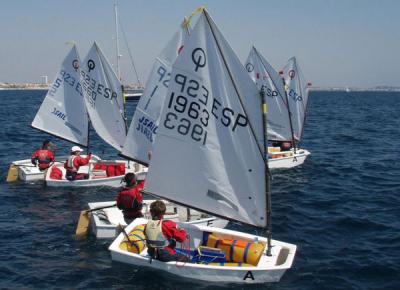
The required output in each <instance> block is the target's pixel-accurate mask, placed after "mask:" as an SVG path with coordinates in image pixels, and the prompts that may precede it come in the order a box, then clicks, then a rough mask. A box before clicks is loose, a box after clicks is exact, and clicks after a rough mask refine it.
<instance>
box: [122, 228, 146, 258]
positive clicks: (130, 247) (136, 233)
mask: <svg viewBox="0 0 400 290" xmlns="http://www.w3.org/2000/svg"><path fill="white" fill-rule="evenodd" d="M145 226H146V225H138V226H136V227H135V228H134V229H133V230H132V231H131V232H130V233H129V235H128V236H129V241H127V239H126V237H125V238H124V240H123V241H122V242H121V244H120V245H119V248H120V249H121V250H124V251H128V252H131V253H135V254H139V253H141V252H142V251H143V250H144V248H145V246H146V237H145V235H144V228H145Z"/></svg>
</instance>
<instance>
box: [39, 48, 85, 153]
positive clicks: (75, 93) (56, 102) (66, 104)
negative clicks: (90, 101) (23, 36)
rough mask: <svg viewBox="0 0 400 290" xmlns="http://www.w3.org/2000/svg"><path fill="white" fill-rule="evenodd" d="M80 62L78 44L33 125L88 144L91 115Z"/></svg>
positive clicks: (66, 61) (82, 143)
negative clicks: (84, 93)
mask: <svg viewBox="0 0 400 290" xmlns="http://www.w3.org/2000/svg"><path fill="white" fill-rule="evenodd" d="M79 64H80V60H79V56H78V52H77V50H76V47H75V45H74V46H73V47H72V49H71V50H70V52H69V53H68V55H67V56H66V58H65V59H64V61H63V63H62V65H61V69H60V71H59V72H58V74H57V76H56V78H55V80H54V81H53V84H52V85H51V87H50V89H49V91H48V92H47V94H46V97H45V99H44V100H43V103H42V105H41V106H40V108H39V111H38V112H37V114H36V116H35V118H34V120H33V122H32V124H31V125H32V127H34V128H37V129H39V130H41V131H44V132H47V133H49V134H52V135H54V136H57V137H60V138H62V139H65V140H68V141H71V142H73V143H77V144H80V145H83V146H87V143H88V118H87V113H86V108H85V103H84V99H83V95H82V87H81V85H80V83H79V74H78V69H79Z"/></svg>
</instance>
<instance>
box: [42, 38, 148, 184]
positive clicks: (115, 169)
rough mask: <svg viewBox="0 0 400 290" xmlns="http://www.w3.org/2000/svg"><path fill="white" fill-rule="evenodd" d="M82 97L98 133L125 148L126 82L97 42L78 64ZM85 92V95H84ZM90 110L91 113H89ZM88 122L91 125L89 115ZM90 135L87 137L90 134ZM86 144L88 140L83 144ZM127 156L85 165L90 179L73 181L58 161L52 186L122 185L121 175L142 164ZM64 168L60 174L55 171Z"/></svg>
mask: <svg viewBox="0 0 400 290" xmlns="http://www.w3.org/2000/svg"><path fill="white" fill-rule="evenodd" d="M78 71H79V79H78V80H77V82H78V83H79V87H80V97H81V99H83V102H84V106H83V107H82V108H81V110H83V109H84V108H86V109H85V114H84V115H87V117H86V118H89V119H90V121H91V124H92V127H93V129H94V130H95V131H96V133H97V135H98V136H99V137H100V138H101V139H103V140H104V141H105V142H106V143H108V144H109V145H110V146H112V147H114V148H115V149H116V150H118V151H119V150H120V149H121V148H122V145H123V142H124V141H125V137H126V119H125V107H124V103H123V99H122V86H121V83H120V81H119V79H118V77H117V76H116V74H115V73H114V71H113V69H112V67H111V65H110V64H109V62H108V61H107V59H106V57H105V56H104V54H103V53H102V51H101V50H100V48H99V47H98V45H97V44H96V42H95V43H94V44H93V46H92V47H91V49H90V50H89V52H88V54H87V56H86V58H85V59H84V61H83V62H82V65H81V66H79V68H78ZM82 96H83V98H82ZM86 112H87V113H86ZM85 121H86V126H88V119H86V120H83V121H82V123H83V122H85ZM86 139H87V137H86ZM83 145H84V144H83ZM134 165H135V164H133V163H132V162H129V161H126V160H103V161H101V162H97V163H96V164H92V166H91V165H90V164H89V166H87V167H83V168H82V169H83V170H84V171H85V173H88V174H89V178H88V179H83V180H74V181H69V180H67V179H66V178H65V169H64V166H63V165H62V164H54V165H53V166H52V167H51V168H49V170H48V171H47V173H46V176H45V180H46V184H47V185H48V186H73V187H81V186H99V185H106V186H112V187H119V186H120V181H121V177H122V176H123V175H125V174H126V173H127V172H135V171H136V172H137V171H138V170H139V171H140V170H141V168H138V166H134ZM135 169H136V170H135ZM57 172H60V174H55V173H57Z"/></svg>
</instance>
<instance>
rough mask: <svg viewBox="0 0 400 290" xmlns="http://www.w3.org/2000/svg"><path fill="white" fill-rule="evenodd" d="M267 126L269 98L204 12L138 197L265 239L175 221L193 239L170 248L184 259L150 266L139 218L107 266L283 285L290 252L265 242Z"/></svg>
mask: <svg viewBox="0 0 400 290" xmlns="http://www.w3.org/2000/svg"><path fill="white" fill-rule="evenodd" d="M260 107H262V108H263V111H262V112H263V114H261V111H260ZM266 125H267V120H266V103H265V98H264V100H263V103H262V102H261V99H260V98H259V91H258V89H257V87H256V86H255V84H254V82H253V81H252V80H251V79H250V77H249V76H248V74H247V72H246V70H245V69H244V67H243V66H242V64H241V63H240V61H239V59H238V58H237V56H236V55H235V53H234V52H233V50H232V49H231V47H230V46H229V44H228V43H227V41H226V40H225V39H224V37H223V35H222V34H221V32H220V31H219V29H218V28H217V26H216V24H215V23H214V21H213V20H212V19H211V17H210V16H209V14H208V12H207V11H206V10H205V9H204V10H202V12H201V15H200V18H199V20H198V22H197V24H196V25H195V27H194V29H193V31H192V33H191V36H190V38H189V39H188V41H187V42H186V43H185V47H184V48H183V50H182V52H181V53H180V55H179V56H178V58H177V60H176V62H175V63H174V65H173V69H172V72H171V78H170V82H169V86H168V94H167V98H166V103H165V105H164V108H163V111H162V116H161V122H160V125H159V127H158V131H157V137H156V140H155V143H154V145H153V157H152V159H151V163H150V167H149V171H148V175H147V180H146V184H145V190H144V192H145V193H148V194H152V195H154V196H156V197H160V198H164V199H167V200H169V201H172V202H175V203H178V204H182V205H185V206H189V207H191V208H194V209H197V210H201V211H204V212H206V213H209V214H211V215H216V216H219V217H222V218H225V219H229V220H233V221H239V222H242V223H244V224H249V225H252V226H256V227H259V228H262V229H263V230H265V231H266V233H267V236H266V237H262V236H258V235H253V234H248V233H243V232H239V231H234V230H226V229H219V228H213V227H207V226H198V225H187V224H179V226H180V227H182V228H184V229H185V230H186V232H187V234H188V235H189V237H190V238H189V241H188V243H189V245H186V244H185V246H184V245H181V244H179V243H178V245H177V247H176V249H179V248H180V247H181V246H182V247H187V249H186V250H185V251H183V252H184V253H187V255H188V256H190V262H166V263H165V262H160V261H158V260H152V261H151V259H150V257H149V255H148V254H147V249H146V244H145V238H144V237H142V238H137V237H136V238H135V237H133V235H135V234H136V233H138V232H139V231H140V229H143V226H144V225H145V224H146V223H147V221H148V220H147V219H136V220H134V221H133V222H132V223H131V224H130V225H129V226H128V227H127V228H126V236H127V237H128V238H126V236H125V235H124V234H120V235H119V236H118V237H117V238H116V239H115V240H114V242H113V243H112V244H111V245H110V247H109V250H110V251H111V257H112V259H113V260H115V261H119V262H123V263H127V264H132V265H136V266H144V267H149V268H152V269H158V270H163V271H166V272H169V273H171V274H175V275H178V276H182V277H185V278H190V279H196V280H203V281H208V282H226V283H265V282H277V281H279V280H280V278H281V277H282V275H283V274H284V273H285V271H286V270H287V269H289V268H291V266H292V263H293V259H294V256H295V252H296V246H295V245H293V244H289V243H285V242H281V241H277V240H272V236H271V203H270V197H271V195H270V191H269V186H270V182H269V178H270V175H269V169H268V158H267V154H268V153H267V152H266V150H264V148H266V145H267V136H266V133H265V132H266V130H264V129H265V126H266ZM264 133H265V135H264ZM130 235H131V236H130ZM128 239H129V240H128ZM184 243H185V242H184ZM205 247H206V248H205ZM210 248H212V249H210ZM204 251H207V252H208V254H205V253H204ZM214 254H215V255H214ZM150 262H151V263H150Z"/></svg>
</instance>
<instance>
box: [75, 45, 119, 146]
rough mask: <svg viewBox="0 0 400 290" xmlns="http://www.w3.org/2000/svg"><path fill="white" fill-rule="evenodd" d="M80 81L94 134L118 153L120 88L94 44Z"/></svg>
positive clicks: (107, 63) (82, 67)
mask: <svg viewBox="0 0 400 290" xmlns="http://www.w3.org/2000/svg"><path fill="white" fill-rule="evenodd" d="M80 79H81V84H82V88H83V94H84V96H85V103H86V109H87V111H88V113H89V117H90V121H91V123H92V126H93V128H94V130H95V131H96V133H97V134H98V135H99V136H100V137H101V138H102V139H103V140H104V141H105V142H107V143H108V144H110V145H111V146H112V147H114V148H115V149H117V150H118V151H119V150H121V148H122V145H123V144H124V141H125V137H126V125H125V113H124V102H123V96H122V86H121V82H120V81H119V79H118V77H117V75H116V74H115V72H114V71H113V69H112V67H111V65H110V63H109V62H108V61H107V59H106V58H105V56H104V54H103V53H102V51H101V50H100V48H99V47H98V46H97V44H96V42H95V43H94V44H93V46H92V48H91V49H90V50H89V52H88V54H87V56H86V58H85V59H84V60H83V62H82V65H81V69H80Z"/></svg>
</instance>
